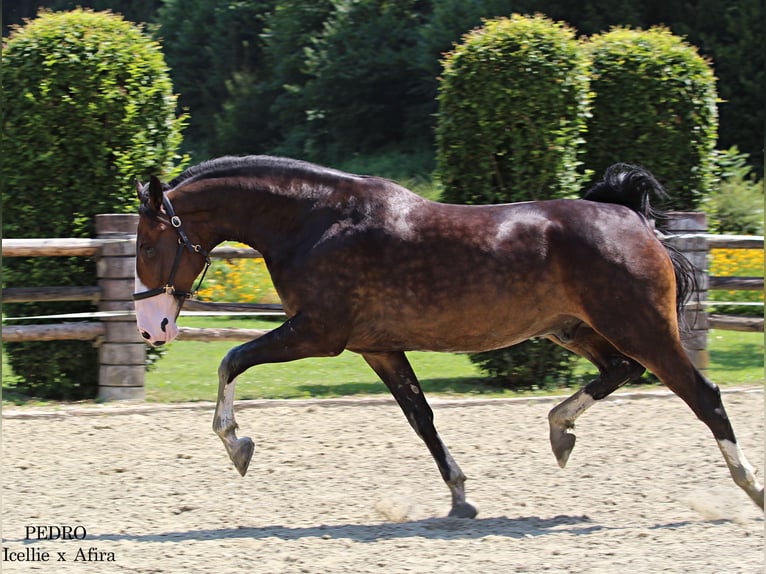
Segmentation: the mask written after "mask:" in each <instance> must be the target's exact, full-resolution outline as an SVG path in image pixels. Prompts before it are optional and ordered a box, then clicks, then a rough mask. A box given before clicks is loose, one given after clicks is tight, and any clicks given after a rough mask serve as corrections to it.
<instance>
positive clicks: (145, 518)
mask: <svg viewBox="0 0 766 574" xmlns="http://www.w3.org/2000/svg"><path fill="white" fill-rule="evenodd" d="M724 400H725V404H726V406H727V410H728V412H729V415H730V417H731V419H732V421H733V424H734V428H735V430H736V431H737V433H738V436H739V439H740V443H741V444H742V446H743V449H744V451H745V453H746V454H747V455H748V456H749V459H750V462H751V463H752V464H753V465H754V466H755V467H757V468H759V469H763V466H764V428H763V421H764V404H763V392H762V391H761V390H755V391H753V390H751V391H749V392H736V393H727V394H725V396H724ZM432 403H433V405H434V410H435V412H436V422H437V426H438V428H439V430H440V432H441V434H442V437H443V439H444V441H445V442H446V443H447V444H448V445H449V446H450V448H451V450H452V453H453V455H454V456H455V458H456V460H457V461H458V463H459V464H461V466H462V467H463V470H464V471H465V473H466V474H467V475H468V477H469V479H470V480H469V482H468V483H467V486H468V495H469V498H470V499H471V500H472V501H473V502H474V503H476V504H477V505H478V507H479V516H478V518H477V519H475V520H466V519H449V518H444V517H445V515H446V513H447V511H448V510H449V492H448V490H447V488H446V487H445V486H444V485H443V483H442V482H441V478H440V477H439V475H438V472H437V470H436V467H435V465H434V463H433V462H432V460H431V458H430V455H429V454H428V452H427V450H426V448H425V446H424V445H423V444H422V443H420V440H419V439H418V438H417V437H416V436H415V434H414V432H412V430H411V429H410V428H409V425H408V424H407V423H406V422H405V420H404V418H403V416H402V415H401V413H400V412H399V410H398V407H396V405H395V404H394V403H393V402H382V401H380V400H376V401H367V402H364V401H363V402H361V403H360V402H358V401H353V402H352V401H326V402H320V403H311V402H294V403H291V404H288V405H286V404H285V403H283V402H279V403H276V404H272V403H269V405H268V406H262V405H260V406H258V405H255V406H254V405H241V406H240V407H239V408H238V411H237V413H238V420H239V423H240V426H241V429H242V430H241V433H240V434H241V435H250V436H252V437H253V438H254V439H255V441H256V452H255V456H254V458H253V462H252V464H251V465H250V470H249V472H248V475H247V476H246V477H245V478H241V477H240V476H239V475H238V474H237V473H236V471H235V470H234V468H233V467H232V466H231V464H230V463H229V461H228V459H227V457H226V454H225V452H224V449H223V446H222V445H221V444H220V442H219V440H218V438H217V437H215V436H214V435H213V433H212V431H211V430H210V429H211V426H210V425H211V419H212V404H211V405H203V406H199V405H198V406H197V407H195V408H184V409H178V408H176V409H167V408H158V407H152V408H148V409H145V408H134V407H94V408H90V409H86V410H87V413H88V414H87V415H83V414H82V413H80V414H78V413H77V410H76V409H75V410H73V411H69V410H64V411H58V412H55V413H53V412H52V411H42V412H39V411H29V410H28V409H26V410H22V411H18V410H12V409H5V411H4V413H3V421H2V423H3V429H2V483H3V490H2V529H3V530H2V534H3V553H4V556H3V561H2V563H1V564H0V565H1V566H2V571H3V572H37V571H39V572H49V573H59V572H63V573H68V572H78V573H80V572H98V573H99V574H101V573H111V572H120V573H122V572H140V573H198V572H199V573H213V572H216V573H219V572H220V573H227V574H228V573H240V572H248V573H276V572H288V573H293V572H296V573H302V572H309V573H335V572H339V573H340V572H348V573H353V574H360V573H372V572H374V573H389V572H395V573H399V572H439V573H442V574H443V573H458V572H459V573H494V572H497V573H508V572H546V571H548V572H619V573H621V574H622V573H628V572H630V573H633V572H641V573H653V572H679V573H692V572H693V573H695V574H702V573H716V574H721V573H740V572H747V573H751V572H762V571H763V570H764V517H763V513H762V512H760V511H759V510H758V509H757V508H756V507H755V506H754V505H753V504H752V503H751V502H750V500H749V499H748V498H747V496H746V495H745V494H744V493H743V492H742V491H741V490H740V489H739V488H738V487H736V486H735V485H734V483H733V482H732V481H731V479H730V478H729V475H728V471H727V470H726V467H725V465H724V463H723V460H722V458H721V455H720V453H719V451H718V448H717V446H716V444H715V442H714V441H713V440H712V437H711V436H710V434H709V431H708V430H707V428H706V427H705V426H703V425H702V423H700V422H699V421H697V419H696V418H695V417H694V416H693V414H692V413H691V411H690V410H689V409H688V408H687V407H686V406H685V405H684V404H683V403H682V402H681V401H680V400H679V399H677V398H676V397H674V396H670V397H668V396H661V397H657V396H654V397H651V398H625V396H622V397H618V398H617V399H616V400H610V401H608V402H604V403H601V404H598V405H596V406H595V407H594V408H593V409H591V410H590V411H589V412H588V413H586V414H585V415H584V416H583V417H582V418H581V419H580V420H579V421H578V427H577V434H578V443H577V446H576V447H575V450H574V452H573V454H572V458H571V459H570V461H569V465H568V467H567V468H566V469H564V470H562V469H559V467H558V465H557V464H556V462H555V459H554V457H553V455H552V454H551V452H550V447H549V445H548V436H547V435H548V431H547V420H546V414H547V412H548V410H549V409H550V408H551V406H552V405H553V403H552V402H551V401H550V400H547V401H546V400H543V401H540V400H537V401H533V400H521V401H515V402H514V401H508V400H495V401H488V400H478V401H476V400H475V401H463V402H460V403H457V402H455V401H445V400H442V401H437V400H433V401H432ZM256 406H257V408H256ZM30 415H33V416H31V418H29V417H30ZM760 474H761V475H762V474H763V473H762V472H761V473H760ZM37 525H53V526H58V527H60V528H61V527H71V528H72V529H73V532H74V533H75V534H77V535H78V536H82V535H83V529H84V530H85V533H84V536H85V538H84V539H80V540H67V541H61V540H45V539H43V540H37V539H33V540H25V536H26V527H27V526H37ZM76 527H80V528H79V529H77V530H74V529H75V528H76ZM54 532H55V531H54ZM94 548H95V549H97V550H92V551H91V554H90V556H89V554H88V552H89V550H90V549H94ZM80 549H82V552H80ZM44 552H48V553H49V558H48V560H47V561H45V560H44V559H43V558H42V556H44V555H43V554H42V553H44ZM58 552H62V553H63V554H62V555H61V556H62V557H63V558H64V559H65V560H66V562H60V561H57V560H58V558H59V554H58ZM18 553H22V554H24V555H25V556H29V557H30V558H35V556H36V557H37V558H36V559H35V560H34V561H25V562H16V561H10V560H9V557H10V556H16V557H18V556H19V554H18ZM78 554H79V555H78ZM95 558H101V559H102V561H99V562H94V559H95ZM87 559H90V562H85V561H84V560H87Z"/></svg>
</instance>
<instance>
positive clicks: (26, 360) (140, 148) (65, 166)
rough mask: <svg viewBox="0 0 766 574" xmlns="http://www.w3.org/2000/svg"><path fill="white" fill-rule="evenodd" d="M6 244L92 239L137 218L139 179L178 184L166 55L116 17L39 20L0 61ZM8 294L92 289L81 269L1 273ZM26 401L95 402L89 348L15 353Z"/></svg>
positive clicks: (57, 307) (66, 306)
mask: <svg viewBox="0 0 766 574" xmlns="http://www.w3.org/2000/svg"><path fill="white" fill-rule="evenodd" d="M1 78H2V85H3V95H4V102H3V116H2V135H3V143H4V146H3V154H2V156H0V180H2V182H3V186H4V189H3V211H4V213H3V235H4V236H5V237H92V236H93V235H94V232H95V226H94V215H95V214H97V213H112V212H126V211H133V210H134V209H135V208H136V207H137V200H136V197H135V185H134V182H135V179H136V178H140V179H145V178H148V176H149V175H152V174H154V175H157V174H164V175H166V176H167V175H172V174H173V171H174V169H175V167H174V162H176V161H178V160H179V159H180V158H179V156H178V155H177V150H178V148H179V146H180V143H181V129H182V127H183V125H184V122H185V118H183V117H177V116H176V115H175V104H176V99H175V96H174V95H173V92H172V85H171V82H170V78H169V76H168V70H167V66H166V65H165V62H164V60H163V57H162V54H161V51H160V46H159V44H157V43H156V42H153V41H151V39H150V38H148V37H147V36H146V35H144V34H143V33H142V30H141V29H140V28H138V27H137V26H135V25H133V24H131V23H129V22H126V21H125V20H123V19H122V18H121V17H119V16H115V15H112V14H110V13H97V12H92V11H89V10H81V9H78V10H74V11H72V12H58V13H49V12H41V13H40V14H39V16H38V18H36V19H35V20H32V21H30V22H29V23H28V24H27V25H26V26H24V27H19V28H16V29H15V30H14V32H13V33H12V34H11V36H10V38H9V40H8V42H7V45H6V47H5V50H4V53H3V66H2V75H1ZM3 271H4V273H3V281H4V286H24V287H31V286H36V285H40V286H44V285H64V284H66V285H94V284H95V282H96V274H95V262H94V261H92V260H90V261H85V262H83V259H82V258H71V259H62V258H50V259H42V258H37V259H20V258H13V259H8V260H6V261H4V269H3ZM90 310H92V307H91V306H90V305H88V304H85V303H47V304H43V303H39V304H38V303H35V304H23V305H21V304H16V305H6V306H5V308H4V312H5V313H7V314H9V315H11V316H30V315H45V314H50V313H62V312H67V313H69V312H82V311H90ZM5 348H6V351H7V352H8V356H9V358H10V362H11V365H12V367H13V369H14V371H15V372H16V374H18V375H21V376H22V377H24V382H23V385H22V386H23V389H25V390H27V391H29V392H33V393H37V394H39V395H41V396H47V397H58V398H80V397H86V396H92V395H93V393H94V392H95V389H96V385H97V381H98V366H97V363H98V361H97V359H96V354H97V351H96V350H95V349H94V348H93V346H92V345H91V344H90V343H82V342H74V341H63V342H62V341H58V342H45V343H17V344H13V345H10V344H9V345H6V347H5Z"/></svg>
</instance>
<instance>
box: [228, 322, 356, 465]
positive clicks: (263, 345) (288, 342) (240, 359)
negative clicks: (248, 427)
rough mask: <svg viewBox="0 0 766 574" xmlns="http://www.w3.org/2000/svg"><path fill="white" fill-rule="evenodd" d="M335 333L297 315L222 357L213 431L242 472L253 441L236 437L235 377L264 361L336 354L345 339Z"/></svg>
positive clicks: (250, 455) (252, 447) (248, 461)
mask: <svg viewBox="0 0 766 574" xmlns="http://www.w3.org/2000/svg"><path fill="white" fill-rule="evenodd" d="M332 335H333V334H332V330H330V329H328V328H327V326H326V325H323V324H317V323H315V322H312V321H310V320H309V319H307V318H306V317H305V316H301V315H296V316H295V317H292V318H291V319H288V320H287V321H286V322H285V323H284V324H282V325H281V326H280V327H279V328H277V329H274V330H273V331H270V332H268V333H266V334H265V335H263V336H262V337H259V338H258V339H254V340H252V341H249V342H247V343H244V344H243V345H239V346H238V347H234V348H233V349H232V350H231V351H229V352H228V353H227V354H226V356H225V357H224V359H223V361H221V365H220V366H219V367H218V399H217V402H216V405H215V416H214V417H213V431H214V432H215V434H217V435H218V436H219V437H220V438H221V441H223V445H224V447H226V452H227V453H228V455H229V458H230V459H231V461H232V462H233V463H234V466H235V467H236V469H237V470H238V471H239V474H241V475H242V476H245V473H246V472H247V467H248V466H249V465H250V459H251V458H252V456H253V450H254V445H253V441H252V439H250V437H242V438H237V434H236V430H237V428H238V425H237V421H236V419H235V418H234V388H235V385H236V377H237V376H238V375H240V374H241V373H243V372H245V371H246V370H247V369H249V368H250V367H253V366H255V365H260V364H263V363H284V362H288V361H295V360H297V359H303V358H306V357H323V356H333V355H337V354H339V353H340V352H341V351H342V350H343V343H342V342H339V341H340V340H341V339H340V338H339V337H333V336H332Z"/></svg>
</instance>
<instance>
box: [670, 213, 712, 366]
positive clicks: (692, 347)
mask: <svg viewBox="0 0 766 574" xmlns="http://www.w3.org/2000/svg"><path fill="white" fill-rule="evenodd" d="M667 215H668V219H667V220H663V221H660V222H658V223H659V224H660V225H659V227H660V229H661V230H662V232H663V233H667V234H669V235H677V236H678V237H676V238H674V239H672V240H671V242H670V243H671V244H672V245H673V246H674V247H676V249H678V250H679V251H680V252H681V253H683V254H684V255H685V256H686V258H687V259H688V260H689V261H691V263H692V264H693V265H694V267H695V268H696V269H697V273H696V278H697V289H698V291H697V292H696V293H694V294H693V295H692V298H691V299H690V300H689V302H688V303H687V305H686V312H685V314H684V317H685V320H686V330H684V329H682V331H681V340H682V341H683V344H684V348H685V349H686V352H687V354H688V355H689V358H691V360H692V362H693V363H694V365H695V366H696V367H697V368H698V369H700V370H701V371H704V370H706V369H707V368H708V364H709V352H708V349H707V337H708V329H709V325H708V317H707V312H706V310H705V307H704V305H703V303H704V302H705V301H706V300H707V290H708V252H709V247H708V241H707V238H705V237H694V235H697V234H701V233H705V232H707V218H706V217H705V214H704V213H686V212H681V211H673V212H670V213H668V214H667Z"/></svg>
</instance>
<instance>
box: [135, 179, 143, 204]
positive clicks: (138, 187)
mask: <svg viewBox="0 0 766 574" xmlns="http://www.w3.org/2000/svg"><path fill="white" fill-rule="evenodd" d="M143 189H144V184H143V183H141V182H140V181H138V179H136V195H138V201H141V199H142V198H141V192H142V191H143Z"/></svg>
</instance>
